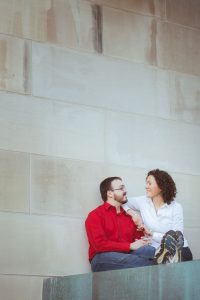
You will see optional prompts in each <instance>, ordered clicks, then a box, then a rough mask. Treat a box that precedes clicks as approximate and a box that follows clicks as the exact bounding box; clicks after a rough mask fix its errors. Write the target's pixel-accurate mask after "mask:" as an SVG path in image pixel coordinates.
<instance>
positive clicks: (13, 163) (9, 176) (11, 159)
mask: <svg viewBox="0 0 200 300" xmlns="http://www.w3.org/2000/svg"><path fill="white" fill-rule="evenodd" d="M29 178H30V157H29V155H28V154H26V153H18V152H12V151H3V150H0V210H10V211H16V212H17V211H21V212H29V193H30V180H29Z"/></svg>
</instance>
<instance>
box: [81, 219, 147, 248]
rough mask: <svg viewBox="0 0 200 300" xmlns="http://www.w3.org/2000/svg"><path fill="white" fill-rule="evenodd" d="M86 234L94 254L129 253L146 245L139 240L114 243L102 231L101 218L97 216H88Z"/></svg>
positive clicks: (145, 242)
mask: <svg viewBox="0 0 200 300" xmlns="http://www.w3.org/2000/svg"><path fill="white" fill-rule="evenodd" d="M85 226H86V232H87V236H88V241H89V243H90V245H91V246H92V247H93V248H94V249H95V251H96V252H98V253H99V252H112V251H118V252H120V251H123V252H129V251H130V250H136V249H138V248H140V247H141V246H144V245H147V244H148V241H144V240H142V239H139V240H137V241H135V242H133V243H128V242H115V241H111V240H109V239H108V238H107V237H106V234H105V232H104V229H103V228H102V225H101V217H100V216H99V215H98V214H95V213H92V214H89V216H88V218H87V220H86V222H85Z"/></svg>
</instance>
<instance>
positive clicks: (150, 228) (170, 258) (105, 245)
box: [85, 169, 192, 272]
mask: <svg viewBox="0 0 200 300" xmlns="http://www.w3.org/2000/svg"><path fill="white" fill-rule="evenodd" d="M100 192H101V196H102V200H103V201H104V204H102V205H100V206H99V207H97V208H96V209H94V210H93V211H91V212H90V213H89V215H88V217H87V219H86V222H85V226H86V232H87V236H88V241H89V261H90V263H91V268H92V271H93V272H98V271H107V270H117V269H125V268H135V267H143V266H150V265H155V264H166V263H173V262H180V261H188V260H192V253H191V251H190V248H189V247H188V243H187V241H186V239H185V238H184V236H183V212H182V207H181V205H180V204H179V203H177V202H176V201H175V200H174V198H175V197H176V192H177V191H176V185H175V183H174V181H173V179H172V177H171V176H170V175H169V174H168V173H167V172H165V171H162V170H159V169H156V170H152V171H150V172H148V174H147V177H146V196H141V197H131V198H128V199H127V193H126V188H125V185H124V184H123V181H122V179H121V178H120V177H109V178H106V179H105V180H103V181H102V182H101V184H100ZM138 212H139V213H140V214H139V213H138Z"/></svg>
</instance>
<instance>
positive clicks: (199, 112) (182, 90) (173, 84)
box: [168, 72, 200, 125]
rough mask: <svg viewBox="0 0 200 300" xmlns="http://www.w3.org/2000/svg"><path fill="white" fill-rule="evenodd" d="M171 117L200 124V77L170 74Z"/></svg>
mask: <svg viewBox="0 0 200 300" xmlns="http://www.w3.org/2000/svg"><path fill="white" fill-rule="evenodd" d="M168 95H169V104H170V116H171V118H173V119H175V120H179V121H186V122H190V123H193V124H198V125H199V124H200V76H193V75H188V74H180V73H176V72H169V86H168Z"/></svg>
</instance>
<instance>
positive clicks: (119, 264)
mask: <svg viewBox="0 0 200 300" xmlns="http://www.w3.org/2000/svg"><path fill="white" fill-rule="evenodd" d="M151 265H153V261H152V260H150V259H149V258H147V257H140V256H139V255H135V254H134V253H133V252H132V253H122V252H103V253H98V254H96V255H95V257H94V258H93V259H92V261H91V268H92V271H93V272H99V271H108V270H118V269H127V268H136V267H144V266H151Z"/></svg>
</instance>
